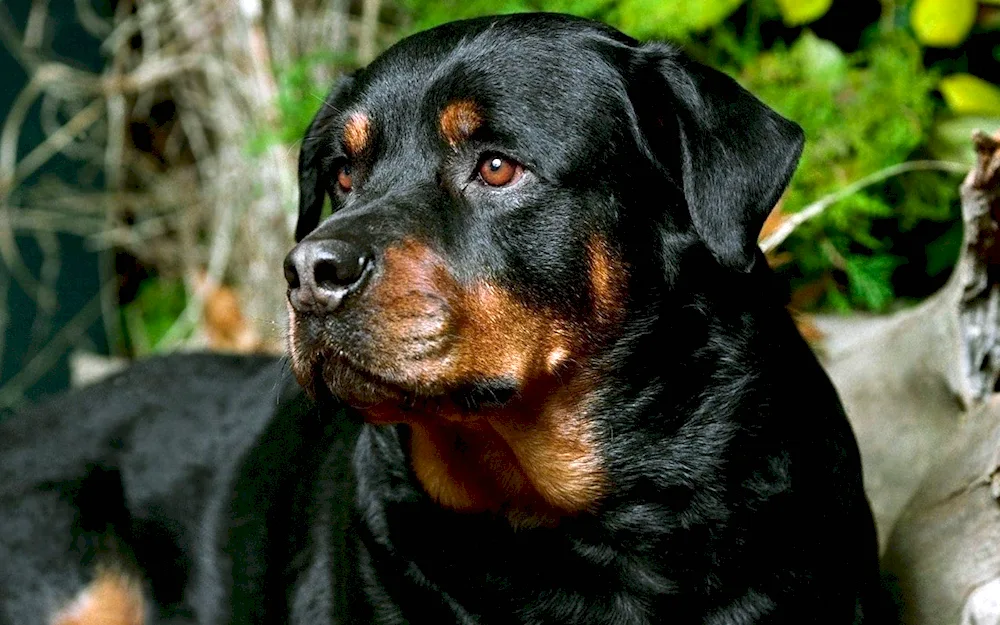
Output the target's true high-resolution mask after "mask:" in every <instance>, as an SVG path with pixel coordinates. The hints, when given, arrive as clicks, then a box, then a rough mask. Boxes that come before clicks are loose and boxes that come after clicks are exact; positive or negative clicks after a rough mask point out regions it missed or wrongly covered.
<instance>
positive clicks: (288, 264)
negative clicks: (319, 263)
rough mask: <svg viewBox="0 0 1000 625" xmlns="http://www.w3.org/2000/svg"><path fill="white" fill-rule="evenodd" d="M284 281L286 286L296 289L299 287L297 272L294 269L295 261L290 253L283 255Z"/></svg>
mask: <svg viewBox="0 0 1000 625" xmlns="http://www.w3.org/2000/svg"><path fill="white" fill-rule="evenodd" d="M284 267H285V281H286V282H288V288H290V289H297V288H299V272H298V270H296V269H295V261H294V260H292V255H291V254H289V255H288V256H286V257H285V264H284Z"/></svg>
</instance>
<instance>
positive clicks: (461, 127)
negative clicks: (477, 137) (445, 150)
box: [440, 100, 483, 147]
mask: <svg viewBox="0 0 1000 625" xmlns="http://www.w3.org/2000/svg"><path fill="white" fill-rule="evenodd" d="M482 123H483V117H482V114H481V113H480V109H479V105H477V104H476V103H475V102H473V101H472V100H455V101H454V102H451V103H450V104H448V106H446V107H444V110H442V111H441V117H440V126H441V134H442V135H444V138H445V141H447V142H448V145H450V146H451V147H455V146H456V145H458V144H459V143H461V142H462V141H464V140H466V139H468V138H469V137H470V136H472V133H474V132H476V130H477V129H478V128H479V127H480V126H481V125H482Z"/></svg>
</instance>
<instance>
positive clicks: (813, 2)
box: [777, 0, 833, 26]
mask: <svg viewBox="0 0 1000 625" xmlns="http://www.w3.org/2000/svg"><path fill="white" fill-rule="evenodd" d="M777 1H778V10H779V11H780V12H781V19H783V20H784V21H785V24H787V25H788V26H802V25H803V24H808V23H809V22H815V21H816V20H818V19H819V18H821V17H823V16H824V15H825V14H826V12H827V11H829V10H830V5H832V4H833V0H777Z"/></svg>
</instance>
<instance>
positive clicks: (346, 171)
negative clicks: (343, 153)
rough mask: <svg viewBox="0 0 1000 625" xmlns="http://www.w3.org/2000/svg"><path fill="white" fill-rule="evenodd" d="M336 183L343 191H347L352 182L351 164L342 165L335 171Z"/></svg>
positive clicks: (349, 189)
mask: <svg viewBox="0 0 1000 625" xmlns="http://www.w3.org/2000/svg"><path fill="white" fill-rule="evenodd" d="M337 184H338V185H340V190H341V191H343V192H344V193H349V192H350V191H351V187H352V185H353V182H352V181H351V166H350V165H342V166H341V167H340V169H339V170H338V171H337Z"/></svg>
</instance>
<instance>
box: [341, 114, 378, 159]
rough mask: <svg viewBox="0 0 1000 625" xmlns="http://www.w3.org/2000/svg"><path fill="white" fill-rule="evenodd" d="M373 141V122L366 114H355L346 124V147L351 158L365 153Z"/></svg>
mask: <svg viewBox="0 0 1000 625" xmlns="http://www.w3.org/2000/svg"><path fill="white" fill-rule="evenodd" d="M370 140H371V120H370V119H369V118H368V116H367V115H365V114H364V113H354V114H353V115H351V116H350V117H349V118H348V119H347V122H346V123H345V124H344V147H345V148H347V151H348V153H349V154H350V155H351V156H357V155H358V154H361V153H362V152H364V151H365V148H367V147H368V142H369V141H370Z"/></svg>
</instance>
